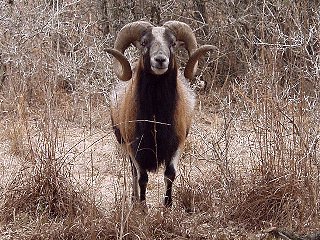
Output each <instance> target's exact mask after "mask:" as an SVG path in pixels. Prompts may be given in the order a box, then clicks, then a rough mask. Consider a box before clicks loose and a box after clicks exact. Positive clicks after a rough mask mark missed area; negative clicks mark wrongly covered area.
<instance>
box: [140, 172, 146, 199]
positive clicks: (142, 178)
mask: <svg viewBox="0 0 320 240" xmlns="http://www.w3.org/2000/svg"><path fill="white" fill-rule="evenodd" d="M138 182H139V187H140V202H143V201H145V200H146V189H147V184H148V173H147V171H146V170H141V172H140V175H139V181H138Z"/></svg>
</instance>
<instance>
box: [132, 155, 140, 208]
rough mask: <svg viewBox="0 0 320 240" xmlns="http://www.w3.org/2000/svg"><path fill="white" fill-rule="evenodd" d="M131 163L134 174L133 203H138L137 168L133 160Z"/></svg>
mask: <svg viewBox="0 0 320 240" xmlns="http://www.w3.org/2000/svg"><path fill="white" fill-rule="evenodd" d="M130 162H131V172H132V202H137V201H138V199H139V191H138V173H137V168H136V166H135V165H134V164H133V162H132V160H131V159H130Z"/></svg>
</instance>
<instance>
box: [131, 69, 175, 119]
mask: <svg viewBox="0 0 320 240" xmlns="http://www.w3.org/2000/svg"><path fill="white" fill-rule="evenodd" d="M139 81H140V82H139V84H138V86H139V87H138V89H137V91H138V94H137V98H138V99H137V100H138V104H139V107H138V109H139V112H138V114H137V116H138V119H139V120H152V121H153V120H156V121H157V122H162V123H167V124H172V123H173V119H172V118H173V116H174V111H175V105H176V100H177V69H174V70H172V71H168V72H167V73H165V74H163V75H154V74H151V73H149V72H145V71H141V73H140V79H139ZM154 118H155V119H154Z"/></svg>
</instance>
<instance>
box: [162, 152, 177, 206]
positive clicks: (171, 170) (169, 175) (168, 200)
mask: <svg viewBox="0 0 320 240" xmlns="http://www.w3.org/2000/svg"><path fill="white" fill-rule="evenodd" d="M179 158H180V151H179V150H177V152H176V153H175V155H174V157H173V158H172V159H171V161H169V162H166V166H165V171H164V182H165V185H166V192H165V196H164V205H165V206H166V207H171V206H172V185H173V182H174V180H175V178H176V174H177V165H178V161H179Z"/></svg>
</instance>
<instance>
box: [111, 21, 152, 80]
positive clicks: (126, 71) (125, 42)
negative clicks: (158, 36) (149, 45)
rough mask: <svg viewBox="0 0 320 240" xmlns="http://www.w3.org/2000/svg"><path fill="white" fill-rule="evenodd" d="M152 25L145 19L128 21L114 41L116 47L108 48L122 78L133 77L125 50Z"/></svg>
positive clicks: (116, 71) (116, 72) (114, 65)
mask: <svg viewBox="0 0 320 240" xmlns="http://www.w3.org/2000/svg"><path fill="white" fill-rule="evenodd" d="M152 26H153V25H152V24H151V23H148V22H144V21H137V22H132V23H128V24H127V25H125V26H124V27H123V28H122V29H121V30H120V31H119V33H118V35H117V38H116V40H115V43H114V49H107V52H108V53H110V54H112V55H113V56H114V57H115V60H114V63H113V67H114V69H115V70H114V71H115V74H116V75H117V77H118V78H119V79H120V80H122V81H128V80H130V79H131V77H132V70H131V66H130V63H129V61H128V60H127V59H126V57H125V56H124V51H125V50H126V49H127V48H128V47H129V45H130V44H131V43H134V42H135V41H139V40H140V38H141V35H142V33H143V32H144V31H145V30H147V28H149V27H152Z"/></svg>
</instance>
